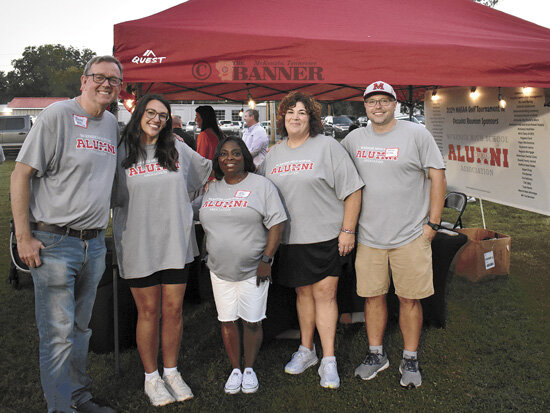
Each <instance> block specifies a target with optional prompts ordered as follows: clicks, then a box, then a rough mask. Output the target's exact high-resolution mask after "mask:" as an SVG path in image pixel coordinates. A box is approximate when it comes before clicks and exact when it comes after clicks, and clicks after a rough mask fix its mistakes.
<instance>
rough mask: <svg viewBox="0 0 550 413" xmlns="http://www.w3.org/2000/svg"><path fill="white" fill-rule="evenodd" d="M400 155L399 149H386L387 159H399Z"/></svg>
mask: <svg viewBox="0 0 550 413" xmlns="http://www.w3.org/2000/svg"><path fill="white" fill-rule="evenodd" d="M398 154H399V148H387V149H386V157H388V158H397V155H398Z"/></svg>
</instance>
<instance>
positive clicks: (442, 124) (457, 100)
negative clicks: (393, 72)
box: [426, 88, 550, 215]
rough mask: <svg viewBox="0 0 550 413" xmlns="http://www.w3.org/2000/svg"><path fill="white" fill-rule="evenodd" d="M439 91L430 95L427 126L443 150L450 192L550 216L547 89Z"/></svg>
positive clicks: (549, 120) (549, 112) (548, 108)
mask: <svg viewBox="0 0 550 413" xmlns="http://www.w3.org/2000/svg"><path fill="white" fill-rule="evenodd" d="M477 92H478V93H479V96H478V97H477V99H473V98H472V97H470V89H469V88H448V89H438V93H437V96H438V99H437V100H432V93H431V92H429V93H427V94H426V126H427V127H428V129H429V130H430V132H431V133H432V135H433V136H434V139H435V141H436V143H437V145H438V146H439V149H440V150H441V153H442V155H443V158H444V160H445V163H446V168H447V172H446V174H447V181H448V184H449V188H450V189H452V190H456V191H461V192H464V193H466V194H468V195H473V196H477V197H480V198H482V199H487V200H490V201H494V202H499V203H503V204H506V205H510V206H514V207H518V208H523V209H527V210H531V211H534V212H539V213H543V214H546V215H550V182H549V180H548V178H547V177H548V176H550V164H549V163H547V162H541V154H546V153H548V151H550V139H548V135H549V128H550V107H549V106H547V105H546V104H547V103H548V102H547V101H549V100H550V98H549V97H548V96H545V93H544V90H543V89H527V90H524V89H523V88H502V89H501V95H502V97H503V98H504V100H505V101H506V106H505V107H501V106H500V105H499V90H498V88H478V89H477Z"/></svg>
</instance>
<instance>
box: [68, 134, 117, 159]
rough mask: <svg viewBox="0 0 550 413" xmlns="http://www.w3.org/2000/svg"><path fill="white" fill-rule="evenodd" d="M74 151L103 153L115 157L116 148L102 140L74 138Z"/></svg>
mask: <svg viewBox="0 0 550 413" xmlns="http://www.w3.org/2000/svg"><path fill="white" fill-rule="evenodd" d="M76 149H84V150H92V151H94V152H104V153H108V154H109V155H113V156H116V147H115V145H113V144H110V143H107V142H105V141H104V140H102V139H96V138H91V137H88V138H76Z"/></svg>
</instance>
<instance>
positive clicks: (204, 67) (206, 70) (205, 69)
mask: <svg viewBox="0 0 550 413" xmlns="http://www.w3.org/2000/svg"><path fill="white" fill-rule="evenodd" d="M211 74H212V68H211V67H210V63H208V62H205V61H204V60H200V61H198V62H195V64H194V65H193V77H194V78H195V79H197V80H206V79H208V78H209V77H210V75H211Z"/></svg>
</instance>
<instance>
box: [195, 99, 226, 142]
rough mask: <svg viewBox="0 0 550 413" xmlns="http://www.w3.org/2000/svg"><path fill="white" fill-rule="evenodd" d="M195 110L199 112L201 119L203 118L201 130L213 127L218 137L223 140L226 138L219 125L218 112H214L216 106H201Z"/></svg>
mask: <svg viewBox="0 0 550 413" xmlns="http://www.w3.org/2000/svg"><path fill="white" fill-rule="evenodd" d="M195 112H197V113H198V114H199V115H200V117H201V119H202V125H201V131H205V130H206V129H212V130H213V131H214V134H215V135H216V136H217V137H218V139H219V140H222V139H223V138H224V136H223V132H222V131H221V130H220V127H219V126H218V119H216V112H214V108H213V107H212V106H209V105H204V106H199V107H197V109H195Z"/></svg>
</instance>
